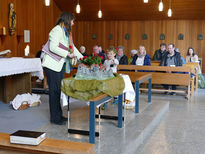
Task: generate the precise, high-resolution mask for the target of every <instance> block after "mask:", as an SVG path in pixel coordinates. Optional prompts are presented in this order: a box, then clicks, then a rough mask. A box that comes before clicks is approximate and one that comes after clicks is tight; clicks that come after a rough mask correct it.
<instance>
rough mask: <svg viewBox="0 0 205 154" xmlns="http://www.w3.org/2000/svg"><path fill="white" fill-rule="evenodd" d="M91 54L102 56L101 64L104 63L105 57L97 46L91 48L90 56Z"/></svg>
mask: <svg viewBox="0 0 205 154" xmlns="http://www.w3.org/2000/svg"><path fill="white" fill-rule="evenodd" d="M93 54H98V55H99V56H103V60H102V63H104V61H105V59H106V56H105V53H103V52H100V50H99V46H97V45H95V46H94V47H93V53H92V55H93Z"/></svg>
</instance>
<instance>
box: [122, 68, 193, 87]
mask: <svg viewBox="0 0 205 154" xmlns="http://www.w3.org/2000/svg"><path fill="white" fill-rule="evenodd" d="M120 70H123V71H120ZM139 70H145V71H148V72H137V71H139ZM130 71H135V73H136V75H145V74H150V73H151V74H152V84H169V85H187V86H188V85H189V84H190V80H191V78H190V73H191V68H189V67H167V66H136V65H118V73H122V74H127V75H129V72H130ZM167 71H171V73H165V72H167ZM176 72H179V73H176ZM183 72H187V73H183ZM133 73H134V72H133ZM133 73H132V74H133Z"/></svg>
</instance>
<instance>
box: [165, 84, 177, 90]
mask: <svg viewBox="0 0 205 154" xmlns="http://www.w3.org/2000/svg"><path fill="white" fill-rule="evenodd" d="M170 86H171V90H176V89H177V87H176V85H170ZM163 87H164V89H166V90H168V89H169V85H166V84H163Z"/></svg>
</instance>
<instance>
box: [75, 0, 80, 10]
mask: <svg viewBox="0 0 205 154" xmlns="http://www.w3.org/2000/svg"><path fill="white" fill-rule="evenodd" d="M76 13H80V4H79V0H78V4H77V5H76Z"/></svg>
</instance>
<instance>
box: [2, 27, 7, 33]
mask: <svg viewBox="0 0 205 154" xmlns="http://www.w3.org/2000/svg"><path fill="white" fill-rule="evenodd" d="M2 29H3V35H6V27H3V28H2Z"/></svg>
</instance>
